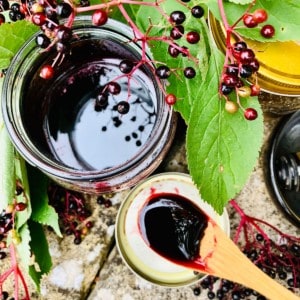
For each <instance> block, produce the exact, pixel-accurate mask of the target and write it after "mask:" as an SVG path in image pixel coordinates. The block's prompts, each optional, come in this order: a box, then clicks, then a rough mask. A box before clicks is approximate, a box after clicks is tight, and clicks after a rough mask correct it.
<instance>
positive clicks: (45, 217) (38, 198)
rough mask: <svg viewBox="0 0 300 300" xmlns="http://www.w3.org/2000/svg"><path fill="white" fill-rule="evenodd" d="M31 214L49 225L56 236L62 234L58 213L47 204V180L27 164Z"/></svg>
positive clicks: (34, 218)
mask: <svg viewBox="0 0 300 300" xmlns="http://www.w3.org/2000/svg"><path fill="white" fill-rule="evenodd" d="M27 170H28V177H29V184H30V196H31V206H32V214H31V219H32V220H34V221H35V222H38V223H40V224H43V225H47V226H51V227H52V228H53V230H54V231H55V233H56V234H57V235H58V236H60V237H61V236H62V234H61V231H60V228H59V224H58V215H57V213H56V211H55V209H54V208H53V207H52V206H50V205H49V204H48V194H47V188H48V183H49V180H48V178H47V177H46V176H45V175H44V174H42V173H41V172H40V171H39V170H37V169H36V168H33V167H31V166H29V165H28V166H27Z"/></svg>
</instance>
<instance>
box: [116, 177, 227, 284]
mask: <svg viewBox="0 0 300 300" xmlns="http://www.w3.org/2000/svg"><path fill="white" fill-rule="evenodd" d="M165 193H170V194H175V195H179V196H181V197H183V198H185V199H188V200H189V201H190V202H191V203H193V204H194V205H195V206H197V207H199V208H200V209H201V210H202V211H204V212H205V213H206V214H207V215H208V216H209V217H211V218H212V219H214V220H215V221H216V222H217V224H218V225H219V226H220V227H221V228H222V229H223V230H224V231H225V232H226V234H227V235H228V236H229V234H230V224H229V217H228V214H227V211H226V209H224V212H223V214H222V215H218V214H217V213H216V212H215V211H214V209H213V208H212V207H211V206H210V205H209V204H208V203H207V202H204V201H203V200H202V199H201V198H200V196H199V190H198V189H197V188H196V186H195V185H194V183H193V181H192V179H191V177H190V176H189V175H187V174H183V173H178V172H167V173H162V174H156V175H153V176H151V177H149V178H147V179H146V180H144V181H143V182H141V183H139V184H138V185H136V186H135V187H134V188H133V189H132V190H131V192H130V193H129V195H128V196H127V198H126V199H125V200H124V201H123V202H122V204H121V207H120V209H119V211H118V215H117V219H116V227H115V228H116V230H115V236H116V244H117V248H118V251H119V253H120V255H121V257H122V258H123V261H124V262H125V264H126V265H127V266H128V267H129V269H131V270H132V271H133V272H134V273H135V274H136V275H138V276H140V277H141V278H143V279H145V280H147V281H148V282H150V283H152V284H155V285H160V286H166V287H180V286H187V285H190V284H192V283H195V282H196V281H199V280H200V279H202V278H203V277H204V276H205V275H204V274H202V273H198V272H194V271H193V270H190V269H187V268H184V267H182V266H180V265H177V264H175V263H174V262H172V261H169V260H167V259H166V258H164V257H163V256H161V255H159V254H158V253H157V252H155V251H154V250H153V249H152V248H151V247H150V246H149V245H148V244H147V243H146V242H145V240H144V239H143V237H142V233H141V231H140V228H139V217H140V216H139V214H140V212H141V210H142V208H143V207H144V205H145V204H146V203H147V201H149V199H150V198H151V197H152V196H153V195H154V194H155V195H160V194H165Z"/></svg>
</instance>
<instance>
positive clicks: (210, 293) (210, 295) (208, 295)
mask: <svg viewBox="0 0 300 300" xmlns="http://www.w3.org/2000/svg"><path fill="white" fill-rule="evenodd" d="M215 297H216V294H215V293H214V292H213V291H209V292H208V293H207V298H208V299H214V298H215Z"/></svg>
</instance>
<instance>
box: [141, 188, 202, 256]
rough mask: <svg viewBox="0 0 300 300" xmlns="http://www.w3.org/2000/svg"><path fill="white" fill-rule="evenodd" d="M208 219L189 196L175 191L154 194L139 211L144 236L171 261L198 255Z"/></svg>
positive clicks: (151, 245)
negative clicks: (183, 195)
mask: <svg viewBox="0 0 300 300" xmlns="http://www.w3.org/2000/svg"><path fill="white" fill-rule="evenodd" d="M207 223H208V218H207V215H206V214H204V213H203V211H202V210H201V209H199V207H197V206H195V205H194V204H193V203H192V202H191V201H190V200H189V199H186V198H184V197H182V196H180V195H177V194H170V193H162V194H155V195H154V196H153V197H152V198H150V200H149V202H147V203H146V205H145V206H144V208H143V209H142V211H141V213H140V219H139V226H140V230H141V233H142V236H143V238H144V239H145V240H146V242H148V243H149V245H150V247H152V248H153V249H154V250H155V251H157V252H158V253H160V254H161V255H163V256H165V257H167V258H169V259H171V260H174V261H191V260H194V259H195V258H196V257H197V256H199V250H200V249H199V248H200V241H201V239H202V237H203V234H204V230H205V228H206V227H207Z"/></svg>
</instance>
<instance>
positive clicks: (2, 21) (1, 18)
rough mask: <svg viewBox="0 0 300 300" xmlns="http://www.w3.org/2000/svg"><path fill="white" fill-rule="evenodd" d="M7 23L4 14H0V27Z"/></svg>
mask: <svg viewBox="0 0 300 300" xmlns="http://www.w3.org/2000/svg"><path fill="white" fill-rule="evenodd" d="M3 23H5V17H4V15H3V14H0V25H1V24H3Z"/></svg>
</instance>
